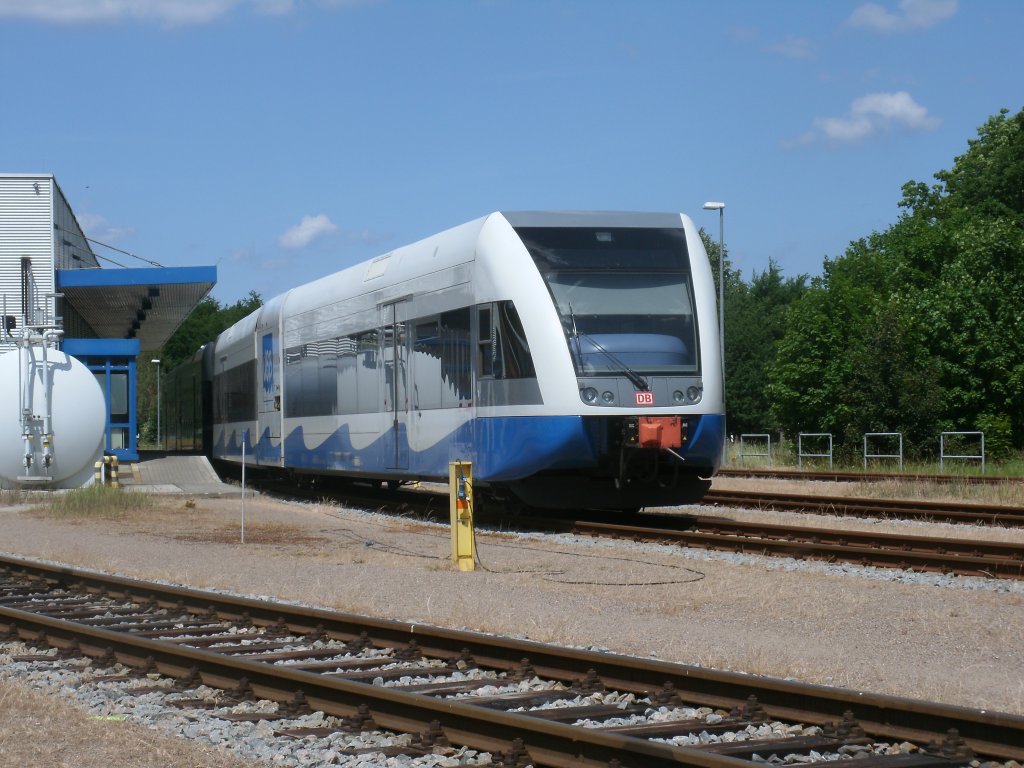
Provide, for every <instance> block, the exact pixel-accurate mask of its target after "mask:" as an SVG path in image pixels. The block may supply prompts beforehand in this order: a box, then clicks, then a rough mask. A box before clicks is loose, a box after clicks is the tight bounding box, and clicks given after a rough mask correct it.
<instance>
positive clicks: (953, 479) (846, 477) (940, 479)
mask: <svg viewBox="0 0 1024 768" xmlns="http://www.w3.org/2000/svg"><path fill="white" fill-rule="evenodd" d="M718 476H720V477H757V478H766V479H772V480H817V481H819V482H837V483H842V482H852V483H860V482H872V483H877V482H883V481H887V480H903V481H907V482H927V483H939V484H943V485H946V484H951V483H961V484H964V485H998V484H999V483H1022V482H1024V478H1022V477H999V476H994V475H928V474H914V473H903V472H898V473H897V472H850V471H841V470H831V469H829V470H813V471H812V470H804V469H754V468H745V467H723V468H722V469H720V470H718Z"/></svg>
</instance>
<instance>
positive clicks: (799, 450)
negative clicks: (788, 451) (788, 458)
mask: <svg viewBox="0 0 1024 768" xmlns="http://www.w3.org/2000/svg"><path fill="white" fill-rule="evenodd" d="M805 437H827V438H828V453H804V446H803V440H804V438H805ZM805 458H808V459H826V458H827V459H828V468H829V469H832V433H831V432H800V433H798V434H797V436H796V465H797V467H799V468H800V469H803V468H804V459H805Z"/></svg>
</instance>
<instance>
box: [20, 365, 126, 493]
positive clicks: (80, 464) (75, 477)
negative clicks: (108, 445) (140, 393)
mask: <svg viewBox="0 0 1024 768" xmlns="http://www.w3.org/2000/svg"><path fill="white" fill-rule="evenodd" d="M106 421H107V418H106V399H105V397H104V395H103V390H102V389H101V388H100V385H99V382H98V381H96V377H95V376H94V375H93V373H92V371H90V370H89V369H88V368H86V367H85V366H84V365H83V364H82V363H81V362H80V361H78V360H76V359H75V358H73V357H71V356H70V355H66V354H64V353H63V352H60V351H58V350H56V349H46V350H44V349H43V347H42V346H39V345H29V346H23V347H21V348H15V349H12V350H10V351H8V352H5V353H3V354H0V478H2V479H3V481H4V483H3V484H4V486H5V487H13V486H20V487H25V488H78V487H81V486H83V485H85V484H87V483H88V482H89V480H90V479H91V478H92V477H93V472H94V465H95V462H96V460H97V459H98V458H100V456H101V454H102V452H103V445H104V438H105V437H106ZM26 454H29V455H30V457H31V461H30V462H29V463H28V466H26V462H25V456H26Z"/></svg>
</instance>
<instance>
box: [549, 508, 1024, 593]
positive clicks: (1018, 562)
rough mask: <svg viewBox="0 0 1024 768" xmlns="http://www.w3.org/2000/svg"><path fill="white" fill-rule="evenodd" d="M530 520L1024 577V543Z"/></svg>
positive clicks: (757, 550) (726, 523)
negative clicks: (1022, 544)
mask: <svg viewBox="0 0 1024 768" xmlns="http://www.w3.org/2000/svg"><path fill="white" fill-rule="evenodd" d="M530 524H531V525H534V526H536V527H539V528H547V529H548V530H561V531H566V532H572V533H578V534H583V535H590V536H609V537H614V538H620V539H630V540H633V541H656V542H664V543H669V544H677V545H679V546H685V547H695V548H699V549H714V550H724V551H729V552H739V553H746V554H757V555H775V556H779V557H792V558H796V559H800V560H819V561H824V562H833V563H834V562H842V563H853V564H856V565H866V566H875V567H880V568H900V569H902V570H908V571H930V572H938V573H947V574H958V575H963V576H980V577H984V578H1000V579H1024V546H1021V545H1019V544H1007V543H1004V542H992V541H971V540H967V541H964V540H959V539H950V538H939V537H928V536H905V535H896V534H884V533H874V532H859V531H836V530H829V529H822V528H801V527H796V526H788V525H770V524H766V523H747V522H736V521H733V520H724V519H705V518H698V517H672V516H668V515H635V516H630V517H628V518H623V517H622V516H616V520H615V522H603V521H601V520H594V519H590V518H587V519H580V520H572V521H568V520H566V521H552V520H550V519H547V518H544V519H541V518H532V519H531V520H530Z"/></svg>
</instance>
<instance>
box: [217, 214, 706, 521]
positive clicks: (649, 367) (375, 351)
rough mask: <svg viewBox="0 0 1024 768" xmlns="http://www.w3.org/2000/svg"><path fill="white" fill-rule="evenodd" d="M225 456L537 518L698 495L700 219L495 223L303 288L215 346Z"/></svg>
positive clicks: (702, 293)
mask: <svg viewBox="0 0 1024 768" xmlns="http://www.w3.org/2000/svg"><path fill="white" fill-rule="evenodd" d="M200 357H201V358H202V367H203V372H202V377H203V379H204V381H205V382H206V384H207V386H208V392H209V395H208V401H209V402H208V410H209V413H208V414H206V415H205V417H206V418H207V419H208V423H207V424H206V431H205V441H206V443H207V445H208V446H209V447H210V453H211V456H212V457H213V458H214V459H217V460H221V461H225V462H230V463H236V464H237V463H239V462H241V461H242V456H243V444H244V455H245V462H246V463H247V465H249V466H251V467H258V468H266V469H273V470H276V471H279V472H286V473H289V474H292V475H297V476H299V477H300V478H302V477H305V478H307V479H308V478H311V477H318V476H334V477H348V478H355V479H364V480H371V481H380V482H387V483H389V484H390V485H392V486H394V485H397V484H400V483H402V482H406V481H411V480H435V481H446V480H447V478H448V465H449V462H451V461H467V462H472V463H473V474H474V478H475V483H476V489H477V494H478V495H479V494H481V493H484V494H488V495H490V496H494V497H497V498H499V499H504V500H506V501H508V502H511V503H515V504H524V505H527V506H530V507H539V508H551V509H553V508H585V507H599V508H604V509H623V510H625V509H636V508H640V507H645V506H654V505H673V504H683V503H691V502H694V501H696V500H699V499H700V498H701V497H702V496H703V495H704V494H705V493H706V492H707V489H708V487H709V486H710V477H711V475H713V474H714V473H715V471H716V470H717V469H718V467H719V465H720V462H721V456H722V446H723V438H724V435H723V423H724V420H723V382H722V365H721V360H720V357H719V337H718V323H717V317H716V304H715V289H714V285H713V281H712V276H711V271H710V268H709V266H708V258H707V255H706V253H705V251H704V247H703V245H702V243H701V239H700V237H699V235H698V233H697V230H696V229H695V227H694V225H693V222H692V221H691V220H690V219H689V218H688V217H687V216H684V215H680V214H660V213H602V212H594V213H589V212H587V213H534V212H518V213H512V212H504V213H493V214H490V215H488V216H484V217H483V218H480V219H477V220H475V221H471V222H469V223H468V224H463V225H462V226H459V227H455V228H454V229H449V230H447V231H445V232H442V233H440V234H438V235H434V236H433V237H429V238H427V239H425V240H422V241H420V242H418V243H414V244H413V245H409V246H406V247H404V248H398V249H396V250H394V251H392V252H390V253H386V254H384V255H382V256H379V257H377V258H375V259H373V260H371V261H368V262H365V263H362V264H359V265H357V266H354V267H351V268H349V269H345V270H343V271H341V272H338V273H336V274H333V275H330V276H328V277H325V278H323V279H320V280H317V281H315V282H312V283H309V284H307V285H303V286H300V287H298V288H294V289H292V290H290V291H288V292H287V293H284V294H282V295H280V296H277V297H275V298H274V299H272V300H271V301H269V302H268V303H267V304H266V305H264V306H263V307H261V308H260V309H259V310H257V311H255V312H253V313H252V314H251V315H249V316H248V317H246V318H245V319H243V320H241V321H240V322H238V323H237V324H235V325H234V326H232V327H231V328H229V329H228V330H226V331H225V332H224V333H223V334H221V335H220V337H219V338H218V339H217V340H216V342H215V343H213V344H210V345H207V346H206V348H204V351H203V354H202V355H201V356H200Z"/></svg>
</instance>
